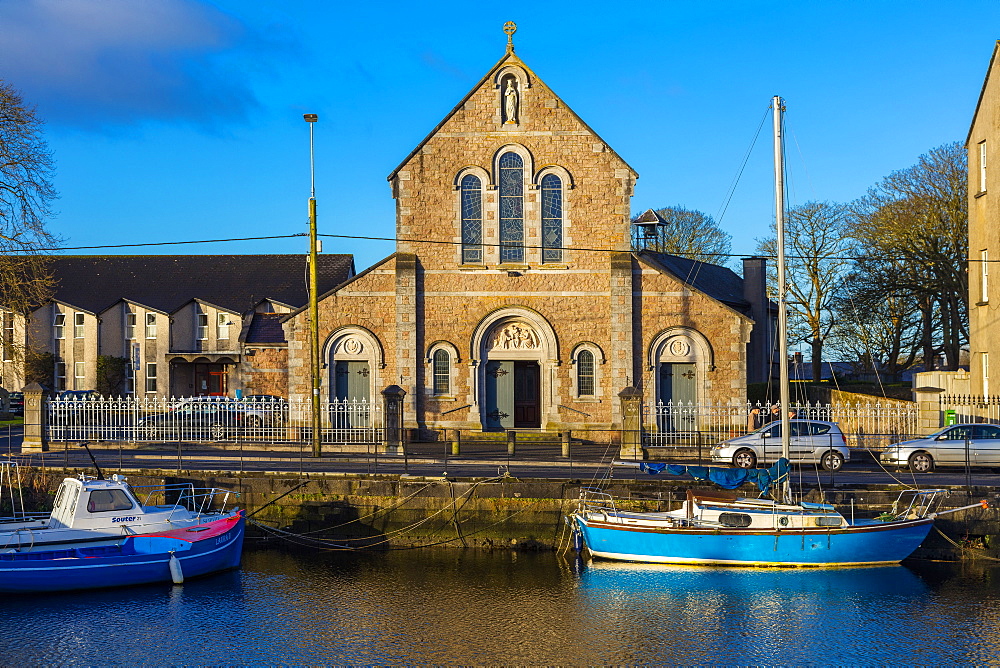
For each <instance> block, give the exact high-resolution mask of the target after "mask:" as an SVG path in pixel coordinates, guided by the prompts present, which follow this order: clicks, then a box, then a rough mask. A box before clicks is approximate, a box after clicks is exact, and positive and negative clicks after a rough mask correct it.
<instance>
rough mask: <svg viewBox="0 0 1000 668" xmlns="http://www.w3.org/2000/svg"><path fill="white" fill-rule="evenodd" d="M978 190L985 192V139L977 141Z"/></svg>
mask: <svg viewBox="0 0 1000 668" xmlns="http://www.w3.org/2000/svg"><path fill="white" fill-rule="evenodd" d="M979 192H981V193H984V192H986V140H985V139H984V140H983V141H981V142H979Z"/></svg>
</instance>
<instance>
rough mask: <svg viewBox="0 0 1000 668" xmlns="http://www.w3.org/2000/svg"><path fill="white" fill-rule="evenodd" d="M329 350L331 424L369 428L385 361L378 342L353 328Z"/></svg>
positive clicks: (341, 334)
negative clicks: (375, 389) (373, 403)
mask: <svg viewBox="0 0 1000 668" xmlns="http://www.w3.org/2000/svg"><path fill="white" fill-rule="evenodd" d="M327 350H328V353H327V359H328V360H329V362H328V364H327V369H328V370H329V374H330V375H329V381H328V387H329V392H330V395H329V396H330V409H329V412H330V416H329V417H330V424H331V425H332V426H334V427H370V426H371V410H372V407H371V404H372V400H373V397H374V389H373V388H375V387H376V378H375V372H376V370H377V369H378V368H380V366H381V361H382V356H381V347H380V346H379V344H378V341H377V340H376V339H375V337H374V335H372V334H371V333H370V332H368V331H366V330H362V329H360V328H358V329H355V328H350V329H346V330H342V331H340V332H337V333H336V334H335V335H334V336H333V338H332V339H331V340H330V342H329V345H328V347H327Z"/></svg>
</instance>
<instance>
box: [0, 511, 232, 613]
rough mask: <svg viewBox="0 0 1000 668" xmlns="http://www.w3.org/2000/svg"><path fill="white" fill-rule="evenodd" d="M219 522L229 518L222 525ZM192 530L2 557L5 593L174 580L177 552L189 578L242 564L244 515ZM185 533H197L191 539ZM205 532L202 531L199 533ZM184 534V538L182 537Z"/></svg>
mask: <svg viewBox="0 0 1000 668" xmlns="http://www.w3.org/2000/svg"><path fill="white" fill-rule="evenodd" d="M219 522H226V524H225V525H223V526H218V524H219ZM219 522H216V523H213V524H212V525H202V526H203V527H206V526H207V527H211V528H207V529H206V528H199V527H194V528H191V529H187V530H176V531H169V532H165V533H163V534H150V535H140V536H130V537H129V538H127V539H126V540H125V541H123V542H122V544H121V545H113V546H99V547H89V548H77V549H72V548H68V549H62V550H47V551H43V552H34V553H32V552H28V553H20V554H3V555H0V592H3V593H16V592H56V591H75V590H81V589H99V588H104V587H126V586H131V585H142V584H155V583H169V582H173V575H172V573H171V568H170V559H171V556H174V557H176V560H177V562H178V563H179V564H180V570H181V573H182V575H183V577H184V579H188V578H193V577H199V576H202V575H208V574H210V573H216V572H219V571H224V570H228V569H232V568H236V567H238V566H239V565H240V558H241V553H242V550H243V531H244V526H245V520H244V518H243V516H242V513H240V514H239V515H238V516H234V517H233V518H232V519H231V520H220V521H219ZM184 531H189V532H195V533H193V534H191V535H190V537H189V536H188V535H186V534H184V533H183V532H184ZM198 531H202V532H205V533H204V534H202V535H199V534H198V533H197V532H198ZM178 536H182V537H178Z"/></svg>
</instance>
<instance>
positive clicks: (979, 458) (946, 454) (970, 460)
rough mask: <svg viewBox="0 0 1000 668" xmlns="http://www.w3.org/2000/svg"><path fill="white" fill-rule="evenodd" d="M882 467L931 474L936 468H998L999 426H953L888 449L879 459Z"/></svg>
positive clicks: (999, 458)
mask: <svg viewBox="0 0 1000 668" xmlns="http://www.w3.org/2000/svg"><path fill="white" fill-rule="evenodd" d="M879 461H880V462H882V464H883V465H885V466H896V467H899V468H903V467H909V469H910V470H911V471H913V472H914V473H930V472H931V471H933V470H934V469H935V467H938V466H965V465H966V464H968V465H969V466H987V467H991V468H997V467H1000V426H997V425H995V424H956V425H951V426H950V427H945V428H944V429H941V430H940V431H936V432H934V433H933V434H931V435H930V436H924V437H923V438H914V439H910V440H908V441H903V442H902V443H896V444H895V445H890V446H889V447H887V448H886V449H885V450H883V451H882V453H881V454H880V455H879Z"/></svg>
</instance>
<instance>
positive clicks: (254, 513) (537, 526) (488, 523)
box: [23, 468, 1000, 560]
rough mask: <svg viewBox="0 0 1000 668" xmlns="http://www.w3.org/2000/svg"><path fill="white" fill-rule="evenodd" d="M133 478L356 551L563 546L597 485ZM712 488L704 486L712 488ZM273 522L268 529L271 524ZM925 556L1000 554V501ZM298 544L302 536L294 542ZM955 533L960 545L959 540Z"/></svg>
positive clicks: (622, 502)
mask: <svg viewBox="0 0 1000 668" xmlns="http://www.w3.org/2000/svg"><path fill="white" fill-rule="evenodd" d="M23 470H24V471H26V472H27V473H26V475H25V476H24V483H23V487H24V491H25V498H26V501H27V502H28V503H30V505H31V506H32V508H29V510H39V511H44V510H49V509H50V508H51V507H52V496H53V494H54V493H55V490H56V488H57V487H58V485H59V483H60V482H61V481H62V479H63V478H64V477H66V476H75V475H79V474H80V473H81V472H86V473H92V471H80V470H74V469H54V468H47V469H45V470H44V471H43V470H42V469H32V468H25V469H23ZM123 473H125V474H126V475H127V477H128V482H129V483H130V484H131V485H133V486H134V487H140V486H145V485H162V484H177V483H192V484H194V485H195V486H196V487H220V488H226V489H230V490H233V491H237V492H239V493H240V498H239V499H238V500H237V503H238V505H239V506H240V507H242V508H244V509H246V510H247V512H248V514H249V515H250V516H251V519H252V520H253V522H252V523H251V524H250V525H249V526H248V538H249V539H250V544H254V543H255V541H268V542H269V543H280V542H282V539H281V538H279V537H278V536H277V534H276V532H274V531H273V530H280V531H281V532H290V533H291V534H298V535H308V536H310V537H311V538H314V539H323V540H327V541H330V542H331V543H335V544H336V545H338V546H341V547H343V548H348V549H375V550H378V549H399V548H411V547H448V548H486V549H522V550H523V549H536V550H561V549H565V548H567V547H568V546H569V543H570V539H571V536H570V529H569V526H568V525H567V523H566V521H565V518H566V516H567V515H568V514H569V513H570V512H572V511H573V509H574V508H575V507H576V504H577V498H578V497H579V493H580V488H581V487H587V486H590V484H591V483H588V482H586V481H581V480H552V479H548V480H546V479H537V480H526V479H514V478H500V479H488V480H484V479H445V478H424V477H414V476H404V475H380V476H371V475H356V474H326V475H322V474H319V475H311V476H309V477H304V478H300V477H299V476H297V475H294V474H283V473H257V474H252V473H247V474H241V475H236V474H233V473H231V472H207V471H190V472H185V471H181V472H174V471H171V472H164V471H151V470H147V471H131V472H129V471H125V472H123ZM689 488H692V486H691V483H690V482H685V481H647V480H619V481H612V482H611V483H610V484H608V485H605V486H603V491H606V492H608V493H610V494H612V495H613V496H614V497H615V498H616V503H617V505H618V507H619V508H621V509H629V510H637V511H664V510H670V509H674V508H677V507H678V505H679V504H680V502H681V501H682V500H683V499H684V498H685V497H686V494H687V490H688V489H689ZM702 489H703V488H702ZM972 493H973V494H972V497H971V499H970V498H969V497H968V496H967V494H966V491H965V489H964V488H961V489H957V488H956V489H955V490H953V491H952V494H951V496H949V497H948V498H946V499H945V501H944V505H943V508H957V507H960V506H964V505H969V504H970V503H975V502H976V501H977V500H979V499H983V498H988V499H991V500H992V499H993V496H994V494H995V490H994V489H993V488H982V489H977V488H973V489H972ZM898 495H899V490H898V489H893V488H891V487H888V486H875V485H872V486H865V487H852V488H851V489H846V488H836V489H833V490H829V489H828V490H826V492H825V494H824V495H822V496H820V495H819V494H818V493H817V492H815V491H814V492H812V493H811V494H810V495H808V496H807V497H806V500H809V501H823V502H826V503H833V504H835V505H836V506H837V507H838V509H839V510H841V512H843V514H844V515H845V516H846V517H848V519H850V517H851V514H852V513H854V514H856V515H857V517H871V516H874V515H876V514H878V513H879V512H882V511H884V510H886V509H888V508H889V507H890V506H891V504H892V502H893V501H894V500H895V499H896V498H897V496H898ZM262 527H266V528H262ZM935 527H936V528H937V529H940V531H941V532H942V533H943V534H945V536H947V537H948V538H950V539H951V541H949V540H948V539H946V538H943V537H942V536H941V535H940V534H939V533H938V532H936V531H934V530H932V531H931V534H930V536H929V537H928V539H927V540H926V541H924V545H922V546H921V548H920V549H919V550H918V551H917V552H916V553H915V555H914V556H915V557H918V558H934V559H946V560H960V559H977V558H979V559H998V558H1000V509H998V508H988V509H979V508H976V509H972V510H967V511H961V512H957V513H954V514H950V515H946V516H943V517H941V518H939V519H938V520H937V521H936V522H935ZM296 542H297V543H300V544H301V543H302V541H300V540H296ZM953 543H957V544H958V545H959V546H956V545H955V544H953Z"/></svg>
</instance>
